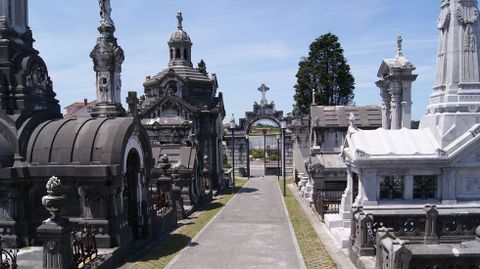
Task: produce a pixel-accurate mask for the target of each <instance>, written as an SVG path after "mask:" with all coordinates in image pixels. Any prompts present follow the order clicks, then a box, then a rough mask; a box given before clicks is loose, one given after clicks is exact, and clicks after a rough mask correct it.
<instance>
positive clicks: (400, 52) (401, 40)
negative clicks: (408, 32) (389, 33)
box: [397, 36, 403, 57]
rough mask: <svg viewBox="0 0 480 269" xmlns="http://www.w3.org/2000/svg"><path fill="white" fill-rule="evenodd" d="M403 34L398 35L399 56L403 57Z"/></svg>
mask: <svg viewBox="0 0 480 269" xmlns="http://www.w3.org/2000/svg"><path fill="white" fill-rule="evenodd" d="M402 42H403V39H402V36H398V37H397V57H403V50H402Z"/></svg>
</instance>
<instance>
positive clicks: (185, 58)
mask: <svg viewBox="0 0 480 269" xmlns="http://www.w3.org/2000/svg"><path fill="white" fill-rule="evenodd" d="M183 59H184V60H188V51H187V49H184V50H183Z"/></svg>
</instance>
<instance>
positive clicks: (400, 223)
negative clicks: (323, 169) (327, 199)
mask: <svg viewBox="0 0 480 269" xmlns="http://www.w3.org/2000/svg"><path fill="white" fill-rule="evenodd" d="M478 16H479V11H478V4H477V1H476V0H443V1H441V9H440V16H439V19H438V22H437V27H438V30H439V32H440V37H439V46H438V58H437V71H436V80H435V85H434V87H433V92H432V94H431V95H430V102H429V105H428V107H427V114H426V115H425V116H424V117H423V118H422V119H421V121H420V127H419V129H418V130H412V129H408V126H409V122H408V121H409V120H410V104H411V98H410V96H411V95H410V94H411V92H410V91H411V83H412V81H413V80H415V78H416V75H413V74H412V71H413V70H414V67H413V65H412V64H411V63H410V62H409V61H408V60H406V59H405V56H404V55H403V53H402V50H401V39H399V42H398V53H397V56H396V57H395V58H394V59H389V60H384V61H383V62H382V65H381V68H380V71H379V73H378V75H379V78H380V81H379V82H377V85H378V86H379V87H380V92H381V95H382V100H383V101H384V104H383V107H384V109H386V110H384V115H383V116H384V125H383V127H384V128H379V129H376V130H362V129H361V128H359V127H358V126H356V124H355V122H353V121H352V123H351V124H350V127H349V129H348V134H347V136H346V142H345V145H344V147H343V152H342V154H343V155H342V156H343V158H344V161H345V164H346V166H347V173H348V186H347V189H346V191H345V194H344V199H343V200H342V208H341V212H340V213H341V215H342V217H344V218H347V217H349V218H351V220H352V226H351V234H350V254H351V258H352V260H353V261H354V262H356V263H357V265H359V266H360V267H365V268H369V267H368V266H366V265H367V264H368V261H369V258H368V257H373V256H375V257H376V264H377V266H381V267H377V268H478V266H479V264H480V258H479V257H480V245H479V243H478V238H479V236H480V235H478V234H477V242H476V243H475V242H474V241H472V240H474V239H475V230H476V228H477V227H478V226H479V225H480V177H479V176H478V175H479V174H480V156H479V154H478V152H479V149H480V140H479V139H480V135H479V133H480V70H479V49H480V44H479V43H478V40H479V38H480V22H479V17H478ZM355 178H358V183H357V181H356V180H354V179H355ZM356 188H358V194H357V195H355V196H353V190H355V189H356ZM350 205H351V206H350ZM477 233H478V232H477ZM466 241H472V242H466Z"/></svg>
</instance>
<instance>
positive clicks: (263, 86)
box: [258, 84, 270, 105]
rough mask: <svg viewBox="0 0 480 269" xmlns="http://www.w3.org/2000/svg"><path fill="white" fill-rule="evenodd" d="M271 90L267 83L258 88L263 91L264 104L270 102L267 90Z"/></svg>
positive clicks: (262, 102)
mask: <svg viewBox="0 0 480 269" xmlns="http://www.w3.org/2000/svg"><path fill="white" fill-rule="evenodd" d="M269 90H270V88H269V87H267V86H266V85H265V84H262V85H261V86H260V88H258V91H259V92H261V93H262V101H261V102H260V103H261V104H262V105H266V104H268V101H267V97H266V95H267V91H269Z"/></svg>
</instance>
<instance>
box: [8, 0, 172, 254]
mask: <svg viewBox="0 0 480 269" xmlns="http://www.w3.org/2000/svg"><path fill="white" fill-rule="evenodd" d="M2 3H3V4H2V5H0V52H1V53H0V208H1V210H0V235H1V238H2V240H3V241H4V242H3V246H4V247H11V246H14V245H15V246H17V247H24V246H31V245H39V244H41V243H42V242H41V239H40V238H39V237H38V234H37V233H36V229H37V227H38V226H39V225H40V224H41V223H42V221H44V220H46V219H47V217H48V213H47V211H46V210H45V208H44V207H43V206H42V204H41V202H40V201H42V196H43V195H44V194H45V193H46V187H45V183H46V182H47V180H48V179H49V178H50V177H52V176H53V175H55V176H57V177H58V178H59V179H60V180H61V181H62V183H63V185H64V186H65V188H64V194H65V195H66V197H67V199H66V205H65V208H64V210H63V215H65V216H66V217H68V218H69V220H70V221H71V222H72V223H73V224H74V226H75V227H74V229H75V230H78V229H79V228H81V227H82V226H83V225H85V224H89V225H91V226H93V227H94V230H95V239H96V241H97V246H98V247H102V248H112V247H120V249H125V248H127V247H128V246H131V243H132V242H133V240H135V239H138V238H142V237H147V236H149V235H151V234H152V233H155V232H157V231H158V230H159V229H160V228H158V227H160V226H158V225H160V223H159V222H157V221H158V220H161V219H162V218H164V217H166V216H168V214H169V212H173V211H174V210H170V211H168V210H160V208H158V206H157V205H159V204H160V203H158V202H157V201H161V199H157V201H154V200H153V198H155V197H156V193H155V192H156V189H157V188H156V186H150V184H151V182H152V181H151V175H150V174H151V172H152V171H153V172H155V169H154V165H156V164H154V163H153V160H158V159H160V158H158V156H152V149H151V145H150V139H149V136H148V133H147V130H146V129H145V128H144V127H143V125H142V124H141V120H140V118H138V117H137V114H136V107H135V105H136V103H137V101H138V100H137V99H136V98H135V94H134V93H130V94H129V98H128V100H127V102H128V103H129V108H130V111H131V113H129V114H127V113H126V111H125V110H124V109H123V107H122V104H121V71H122V68H121V67H122V62H123V60H124V53H123V50H122V49H121V47H120V46H119V45H118V44H117V40H116V38H115V36H114V32H115V24H114V23H113V21H112V19H111V7H110V2H109V1H108V0H102V1H99V4H100V16H101V20H100V25H99V27H98V30H99V34H100V35H99V37H98V39H97V42H96V44H95V47H94V49H93V50H92V52H91V54H90V57H91V58H92V60H93V63H94V71H95V74H96V93H97V103H96V106H95V108H93V109H92V111H91V117H88V118H78V119H72V118H70V119H62V115H61V114H60V107H59V105H58V101H57V100H56V99H55V92H54V91H53V85H52V81H51V80H50V78H49V75H48V71H47V67H46V65H45V63H44V61H43V60H42V59H41V58H40V56H39V53H38V51H36V50H35V49H34V48H33V38H32V32H31V30H30V28H29V26H28V16H27V15H28V1H27V0H5V1H3V2H2ZM157 174H158V173H157ZM170 197H171V196H170ZM166 207H170V208H173V209H174V207H175V204H174V203H172V201H170V203H169V204H168V203H167V204H166ZM172 215H173V213H170V216H172ZM172 217H174V216H172ZM170 225H172V224H171V223H170ZM173 225H175V219H173ZM152 226H156V227H157V228H156V229H152Z"/></svg>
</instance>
